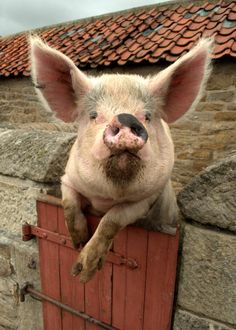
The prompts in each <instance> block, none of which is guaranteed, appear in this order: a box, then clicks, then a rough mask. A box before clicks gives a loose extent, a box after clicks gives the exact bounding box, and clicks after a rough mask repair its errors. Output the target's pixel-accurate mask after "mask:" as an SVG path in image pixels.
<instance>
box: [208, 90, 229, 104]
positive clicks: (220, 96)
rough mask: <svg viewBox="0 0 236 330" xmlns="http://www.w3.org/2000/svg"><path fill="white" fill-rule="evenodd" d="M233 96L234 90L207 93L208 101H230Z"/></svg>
mask: <svg viewBox="0 0 236 330" xmlns="http://www.w3.org/2000/svg"><path fill="white" fill-rule="evenodd" d="M233 98H234V91H233V90H232V91H218V92H209V93H208V95H207V101H208V102H212V101H213V102H214V101H224V102H232V101H233Z"/></svg>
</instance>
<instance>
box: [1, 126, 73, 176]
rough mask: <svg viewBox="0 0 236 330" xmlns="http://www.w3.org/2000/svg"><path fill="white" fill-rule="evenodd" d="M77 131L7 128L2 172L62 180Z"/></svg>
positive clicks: (2, 144)
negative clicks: (27, 130) (26, 130)
mask: <svg viewBox="0 0 236 330" xmlns="http://www.w3.org/2000/svg"><path fill="white" fill-rule="evenodd" d="M75 137H76V135H75V134H72V133H63V132H60V133H59V132H49V131H47V132H46V131H31V132H24V131H22V130H8V131H5V132H3V133H1V134H0V173H1V174H4V175H8V176H14V177H20V178H23V179H25V178H28V179H31V180H34V181H39V182H59V181H60V177H61V176H62V175H63V173H64V169H65V165H66V162H67V159H68V155H69V151H70V149H71V147H72V145H73V142H74V141H75Z"/></svg>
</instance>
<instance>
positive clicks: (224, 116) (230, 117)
mask: <svg viewBox="0 0 236 330" xmlns="http://www.w3.org/2000/svg"><path fill="white" fill-rule="evenodd" d="M215 120H216V121H236V112H234V111H225V112H218V113H216V114H215Z"/></svg>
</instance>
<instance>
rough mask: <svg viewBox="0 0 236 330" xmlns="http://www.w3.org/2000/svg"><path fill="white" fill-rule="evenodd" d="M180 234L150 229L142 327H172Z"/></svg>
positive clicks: (164, 329)
mask: <svg viewBox="0 0 236 330" xmlns="http://www.w3.org/2000/svg"><path fill="white" fill-rule="evenodd" d="M178 241H179V235H178V234H177V235H176V236H170V235H167V234H162V233H159V232H149V241H148V254H147V258H148V261H147V277H146V295H145V311H144V326H143V328H144V329H145V330H153V329H163V330H168V329H170V328H171V313H172V305H173V299H174V288H175V277H176V264H177V254H178Z"/></svg>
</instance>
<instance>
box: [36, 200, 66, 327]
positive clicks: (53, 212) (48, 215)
mask: <svg viewBox="0 0 236 330" xmlns="http://www.w3.org/2000/svg"><path fill="white" fill-rule="evenodd" d="M37 210H38V221H39V225H40V227H42V228H45V229H48V230H51V231H57V220H58V219H57V207H56V206H53V205H49V204H46V203H42V202H38V204H37ZM39 255H40V273H41V285H42V291H43V293H44V294H46V295H48V296H50V297H52V298H54V299H56V300H60V274H59V248H58V246H57V244H54V243H52V242H49V241H47V240H44V239H39ZM43 315H44V330H52V329H53V328H54V326H55V325H57V326H56V328H57V329H58V330H62V323H61V309H60V308H58V307H56V306H54V305H52V304H50V303H48V302H45V301H44V302H43Z"/></svg>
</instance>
